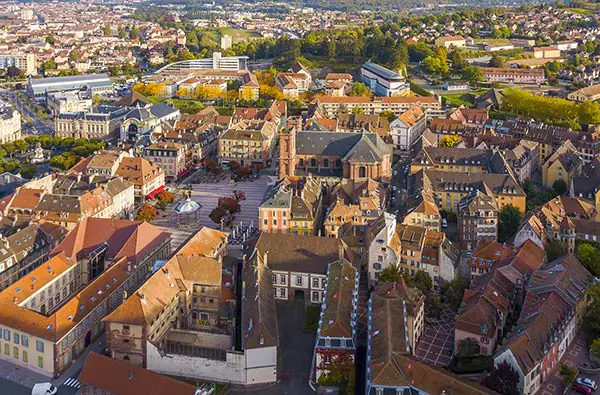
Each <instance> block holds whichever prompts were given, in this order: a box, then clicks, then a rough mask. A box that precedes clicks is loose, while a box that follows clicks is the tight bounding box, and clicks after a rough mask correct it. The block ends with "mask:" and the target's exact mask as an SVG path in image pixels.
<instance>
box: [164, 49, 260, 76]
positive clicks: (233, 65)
mask: <svg viewBox="0 0 600 395" xmlns="http://www.w3.org/2000/svg"><path fill="white" fill-rule="evenodd" d="M248 59H249V57H247V56H222V55H221V52H213V56H212V58H204V59H192V60H183V61H181V62H175V63H170V64H168V65H166V66H165V67H163V68H161V69H160V70H158V71H156V73H155V74H159V73H162V72H163V71H167V70H182V69H213V70H229V71H238V70H247V69H248Z"/></svg>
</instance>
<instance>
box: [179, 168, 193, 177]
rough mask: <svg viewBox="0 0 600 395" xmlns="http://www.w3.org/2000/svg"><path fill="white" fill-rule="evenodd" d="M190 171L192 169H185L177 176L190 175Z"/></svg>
mask: <svg viewBox="0 0 600 395" xmlns="http://www.w3.org/2000/svg"><path fill="white" fill-rule="evenodd" d="M190 171H192V169H191V167H188V168H185V169H183V170H181V171H180V172H179V173H178V174H177V177H183V176H185V175H186V174H188V173H189V172H190Z"/></svg>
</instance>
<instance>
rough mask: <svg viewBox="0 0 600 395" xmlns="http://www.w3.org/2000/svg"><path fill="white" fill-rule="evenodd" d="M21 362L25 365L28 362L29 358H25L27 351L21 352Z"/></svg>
mask: <svg viewBox="0 0 600 395" xmlns="http://www.w3.org/2000/svg"><path fill="white" fill-rule="evenodd" d="M23 362H25V363H27V362H29V358H27V351H26V350H23Z"/></svg>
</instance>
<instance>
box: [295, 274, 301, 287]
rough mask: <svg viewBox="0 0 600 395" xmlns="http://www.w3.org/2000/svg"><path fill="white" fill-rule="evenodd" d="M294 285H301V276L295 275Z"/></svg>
mask: <svg viewBox="0 0 600 395" xmlns="http://www.w3.org/2000/svg"><path fill="white" fill-rule="evenodd" d="M296 285H297V286H299V287H301V286H302V276H296Z"/></svg>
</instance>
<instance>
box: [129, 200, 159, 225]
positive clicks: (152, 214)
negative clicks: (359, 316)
mask: <svg viewBox="0 0 600 395" xmlns="http://www.w3.org/2000/svg"><path fill="white" fill-rule="evenodd" d="M157 215H158V211H156V209H155V208H154V207H152V206H150V205H148V204H145V205H143V206H142V208H140V211H138V213H137V216H136V217H135V219H137V220H138V221H145V222H152V221H153V220H154V219H155V218H156V216H157Z"/></svg>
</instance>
